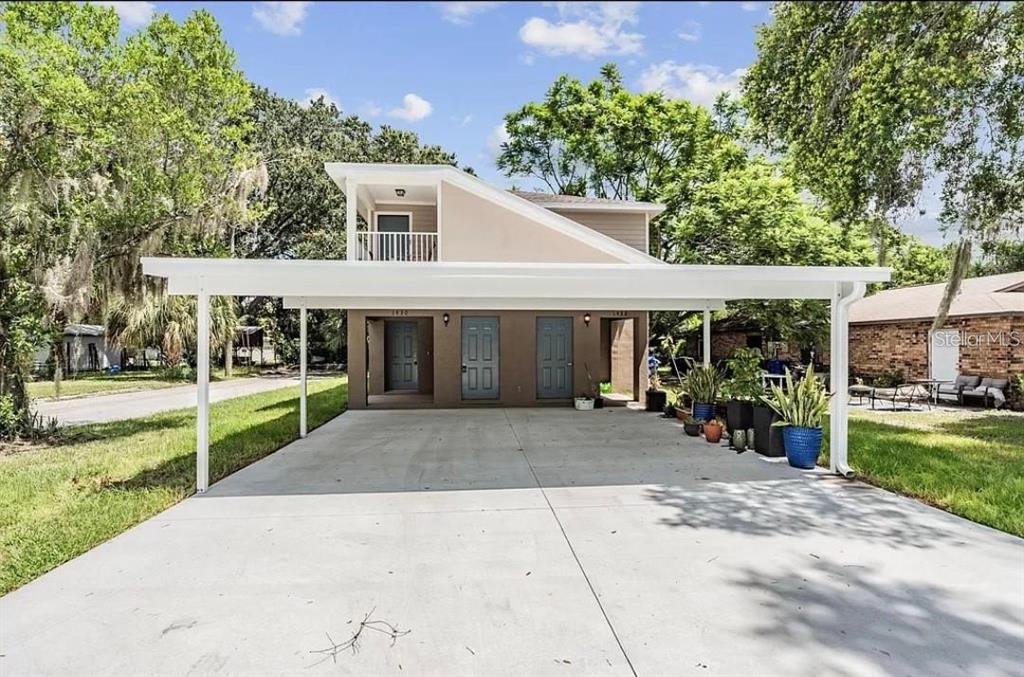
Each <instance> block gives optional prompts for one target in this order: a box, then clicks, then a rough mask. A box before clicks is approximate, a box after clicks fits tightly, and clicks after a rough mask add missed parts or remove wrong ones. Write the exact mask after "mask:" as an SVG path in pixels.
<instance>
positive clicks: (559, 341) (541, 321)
mask: <svg viewBox="0 0 1024 677" xmlns="http://www.w3.org/2000/svg"><path fill="white" fill-rule="evenodd" d="M568 397H572V318H571V317H538V318H537V398H538V399H564V398H568Z"/></svg>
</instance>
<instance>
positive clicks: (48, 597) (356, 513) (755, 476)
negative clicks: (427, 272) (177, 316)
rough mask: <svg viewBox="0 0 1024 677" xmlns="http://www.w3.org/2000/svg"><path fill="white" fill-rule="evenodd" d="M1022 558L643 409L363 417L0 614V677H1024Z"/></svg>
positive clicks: (29, 588) (157, 523)
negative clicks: (380, 627) (372, 626)
mask: <svg viewBox="0 0 1024 677" xmlns="http://www.w3.org/2000/svg"><path fill="white" fill-rule="evenodd" d="M1022 543H1024V542H1022V541H1021V540H1020V539H1018V538H1015V537H1012V536H1008V535H1006V534H1003V533H1000V532H996V531H994V530H991V529H988V528H986V527H982V526H980V525H977V524H974V523H971V522H968V521H966V520H963V519H960V518H957V517H954V516H952V515H949V514H947V513H944V512H941V511H939V510H936V509H933V508H930V507H928V506H925V505H923V504H921V503H919V502H916V501H913V500H910V499H907V498H903V497H900V496H896V495H893V494H889V493H886V492H884V491H881V490H878V489H875V488H872V487H868V486H866V485H863V484H860V483H857V482H849V481H846V480H842V479H839V478H836V477H834V476H831V475H829V474H827V473H825V472H824V471H818V472H808V473H804V472H801V471H797V470H794V469H792V468H789V467H788V466H786V465H784V464H781V463H772V462H769V461H766V460H765V459H763V458H762V457H759V456H756V455H754V454H750V453H747V454H742V455H738V456H737V455H736V454H734V453H731V452H729V451H727V450H725V449H724V448H718V447H713V446H711V445H708V444H707V443H705V442H703V441H694V440H693V439H692V438H688V437H686V436H684V435H683V434H682V432H681V430H680V427H679V426H678V425H677V424H676V423H675V422H671V421H666V420H664V419H661V418H659V417H657V416H656V415H652V414H645V413H642V412H634V411H629V410H626V409H611V410H609V409H606V410H604V411H594V412H585V413H584V412H575V411H573V410H571V409H568V408H559V409H550V408H548V409H535V408H534V409H531V408H505V409H502V408H488V409H480V410H466V409H460V410H418V411H350V412H348V413H346V414H343V415H342V416H339V417H338V418H336V419H335V420H333V421H331V422H329V423H327V424H326V425H324V426H322V427H320V428H317V429H315V430H313V431H311V432H310V433H309V436H308V437H307V438H305V439H303V440H300V441H297V442H295V443H293V444H291V445H289V446H288V447H286V448H284V449H283V450H281V451H280V452H278V453H276V454H273V455H271V456H269V457H267V458H266V459H264V460H262V461H260V462H258V463H256V464H254V465H252V466H250V467H248V468H246V469H244V470H242V471H240V472H238V473H236V474H234V475H232V476H230V477H228V478H226V479H224V480H222V481H220V482H217V483H216V484H214V485H212V486H211V487H210V489H209V491H208V492H207V493H206V494H205V495H203V496H197V497H193V498H190V499H188V500H186V501H184V502H183V503H181V504H179V505H177V506H175V507H174V508H172V509H170V510H168V511H166V512H164V513H162V514H160V515H158V516H156V517H154V518H153V519H150V520H148V521H146V522H144V523H143V524H141V525H139V526H138V527H136V528H134V529H132V530H130V531H128V532H126V533H124V534H122V535H120V536H118V537H117V538H115V539H113V540H111V541H110V542H108V543H105V544H103V545H101V546H99V547H97V548H95V549H94V550H92V551H90V552H89V553H87V554H85V555H83V556H82V557H79V558H77V559H75V560H73V561H72V562H69V563H68V564H66V565H64V566H62V567H59V568H58V569H56V570H54V571H53V572H51V573H49V574H47V575H45V576H43V577H41V578H39V579H37V580H36V581H34V582H32V583H30V584H28V585H26V586H25V587H24V588H21V589H20V590H17V591H15V592H14V593H12V594H10V595H8V596H6V597H4V598H3V599H0V619H3V622H2V623H0V654H3V657H2V658H0V672H2V673H3V674H4V675H5V677H6V676H10V677H16V676H18V675H28V674H50V675H85V674H90V675H91V674H113V675H138V674H161V675H185V674H213V673H220V674H260V675H294V674H299V673H302V674H310V675H320V674H323V675H336V674H350V673H351V674H391V675H410V674H425V675H471V674H488V675H492V674H493V675H501V674H520V675H526V674H529V675H534V674H556V673H557V674H567V675H583V674H587V675H590V674H610V675H631V674H639V675H657V674H701V675H708V674H764V675H776V674H778V675H782V674H785V675H822V674H825V675H839V674H842V675H890V674H921V675H924V674H927V675H962V674H984V675H1011V674H1019V670H1020V665H1021V664H1022V663H1024V630H1022V627H1024V625H1022V622H1021V621H1022V619H1024V579H1022V577H1021V575H1020V571H1021V568H1020V567H1021V560H1022V557H1024V545H1022ZM371 611H372V612H373V618H374V619H380V620H385V621H388V622H389V623H392V624H394V625H396V626H397V627H398V628H399V629H400V630H403V631H404V630H409V631H410V632H409V634H408V635H404V636H402V637H400V638H398V639H396V640H395V642H394V644H393V645H392V642H391V639H390V638H388V637H387V636H385V635H381V634H378V633H366V636H365V637H363V638H362V640H361V642H360V647H359V651H358V652H357V653H351V652H342V653H339V654H338V656H337V663H334V661H332V660H331V659H330V658H329V657H326V660H324V659H325V655H324V654H317V653H311V652H316V651H319V650H322V649H325V648H328V647H329V646H330V642H329V641H328V639H327V637H326V635H330V637H331V639H332V640H333V641H334V642H337V643H341V642H344V641H345V640H346V639H348V638H349V637H350V636H351V634H352V632H353V626H357V625H358V623H359V621H360V620H362V619H363V618H364V616H365V615H366V614H367V613H369V612H371Z"/></svg>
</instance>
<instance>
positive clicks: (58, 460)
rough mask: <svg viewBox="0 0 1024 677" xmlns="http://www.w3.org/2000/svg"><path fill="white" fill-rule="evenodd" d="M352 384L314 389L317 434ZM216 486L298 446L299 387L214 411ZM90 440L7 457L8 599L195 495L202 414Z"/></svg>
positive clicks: (2, 489) (0, 508)
mask: <svg viewBox="0 0 1024 677" xmlns="http://www.w3.org/2000/svg"><path fill="white" fill-rule="evenodd" d="M347 402H348V382H347V379H346V378H344V377H340V378H325V379H315V380H312V381H310V382H309V426H310V428H311V429H312V428H314V427H316V426H318V425H320V424H322V423H324V422H325V421H328V420H330V419H331V418H333V417H335V416H337V415H338V414H339V413H341V412H342V411H344V409H345V406H346V404H347ZM210 428H211V430H210V481H211V482H213V481H216V480H218V479H220V478H222V477H224V476H225V475H228V474H230V473H232V472H234V471H236V470H238V469H239V468H242V467H244V466H246V465H248V464H250V463H252V462H253V461H256V460H258V459H260V458H262V457H264V456H266V455H267V454H269V453H271V452H272V451H274V450H276V449H279V448H281V447H282V446H284V445H285V444H287V443H289V442H291V441H292V440H294V439H295V438H296V437H297V436H298V428H299V414H298V387H292V388H282V389H280V390H274V391H271V392H266V393H259V394H256V395H249V396H246V397H239V398H235V399H231V400H225V401H223V402H218V403H216V404H213V405H211V407H210ZM74 431H75V432H76V433H78V434H80V435H82V436H89V438H90V439H88V440H82V441H77V442H73V443H69V444H65V445H61V446H44V447H30V448H28V449H25V448H24V447H11V448H10V449H8V451H12V450H13V451H14V452H16V453H8V454H7V455H0V594H4V593H7V592H9V591H10V590H13V589H15V588H17V587H18V586H20V585H23V584H25V583H26V582H28V581H30V580H32V579H33V578H35V577H37V576H39V575H40V574H43V573H45V572H46V571H49V570H50V569H52V568H54V567H56V566H57V565H59V564H62V563H63V562H66V561H68V560H69V559H71V558H73V557H75V556H77V555H80V554H81V553H83V552H85V551H87V550H89V549H90V548H92V547H94V546H96V545H97V544H99V543H102V542H103V541H106V540H107V539H109V538H111V537H113V536H116V535H117V534H119V533H121V532H122V531H124V530H125V529H128V528H129V527H131V526H133V525H135V524H138V523H139V522H141V521H142V520H144V519H146V518H148V517H151V516H153V515H155V514H156V513H158V512H160V511H161V510H163V509H165V508H167V507H169V506H171V505H173V504H174V503H177V502H178V501H180V500H181V499H183V498H185V497H186V496H188V495H190V494H192V493H193V491H194V487H195V410H194V409H185V410H179V411H174V412H167V413H163V414H158V415H155V416H149V417H146V418H139V419H132V420H128V421H118V422H113V423H105V424H97V425H90V426H83V427H80V428H75V429H74Z"/></svg>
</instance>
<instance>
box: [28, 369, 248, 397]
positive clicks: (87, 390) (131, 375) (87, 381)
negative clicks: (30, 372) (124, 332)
mask: <svg viewBox="0 0 1024 677" xmlns="http://www.w3.org/2000/svg"><path fill="white" fill-rule="evenodd" d="M243 375H245V374H242V373H239V372H238V371H237V369H236V371H235V373H234V375H233V376H232V378H237V377H239V376H243ZM210 378H211V380H213V381H223V380H224V370H222V369H221V370H214V371H213V373H212V374H211V375H210ZM184 385H188V381H168V380H164V379H161V378H160V373H159V372H157V371H126V372H122V373H120V374H107V373H104V372H89V373H82V374H78V376H76V377H75V378H71V379H64V380H63V381H61V382H60V396H61V397H76V396H79V395H94V394H96V393H112V392H117V391H124V390H156V389H157V388H171V387H173V386H184ZM27 390H28V396H29V397H31V398H33V399H37V398H45V397H56V396H57V391H56V386H55V384H54V382H53V381H33V382H32V383H29V384H27Z"/></svg>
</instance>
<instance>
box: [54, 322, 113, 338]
mask: <svg viewBox="0 0 1024 677" xmlns="http://www.w3.org/2000/svg"><path fill="white" fill-rule="evenodd" d="M106 333H107V332H106V330H105V329H104V328H103V326H102V325H99V324H69V325H67V326H65V327H64V335H65V336H104V335H106Z"/></svg>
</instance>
